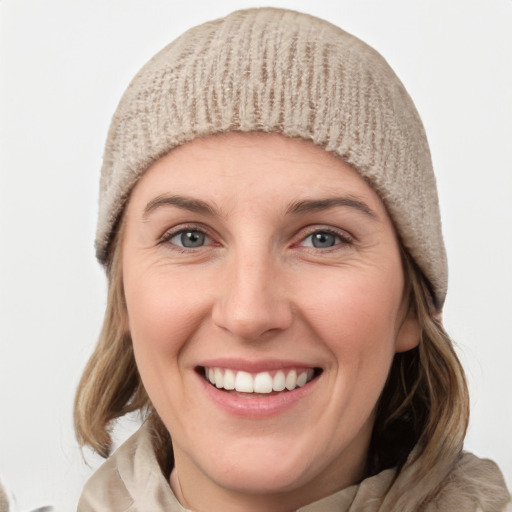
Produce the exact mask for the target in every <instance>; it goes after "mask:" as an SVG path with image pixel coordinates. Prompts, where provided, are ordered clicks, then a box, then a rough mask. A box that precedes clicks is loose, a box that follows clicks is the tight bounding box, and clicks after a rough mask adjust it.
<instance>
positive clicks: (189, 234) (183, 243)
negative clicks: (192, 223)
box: [169, 229, 209, 249]
mask: <svg viewBox="0 0 512 512" xmlns="http://www.w3.org/2000/svg"><path fill="white" fill-rule="evenodd" d="M208 241H209V237H208V236H207V235H206V234H205V233H203V232H202V231H198V230H196V229H186V230H183V231H180V232H178V233H176V234H175V235H173V236H172V237H171V238H169V242H171V243H172V244H174V245H177V246H179V247H184V248H186V249H195V248H197V247H203V246H204V245H205V244H206V243H207V242H208Z"/></svg>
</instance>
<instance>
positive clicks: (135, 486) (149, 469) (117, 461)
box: [78, 424, 185, 512]
mask: <svg viewBox="0 0 512 512" xmlns="http://www.w3.org/2000/svg"><path fill="white" fill-rule="evenodd" d="M112 510H115V511H116V512H143V511H146V510H151V511H155V512H157V511H160V510H162V511H163V510H165V511H169V512H182V511H184V510H185V509H183V508H182V507H181V505H180V504H179V502H178V501H177V499H176V497H175V496H174V494H173V492H172V490H171V488H170V486H169V483H168V481H167V480H166V478H165V477H164V475H163V474H162V472H161V470H160V466H159V465H158V462H157V460H156V456H155V453H154V450H153V443H152V434H151V431H150V428H149V426H148V425H147V424H144V425H143V426H142V427H141V428H140V429H139V430H138V431H137V432H136V433H135V434H133V435H132V436H131V437H130V438H129V439H128V440H127V441H126V442H125V443H123V444H122V445H121V446H120V447H119V449H118V450H116V452H115V453H114V454H113V455H112V456H111V457H109V458H108V459H107V460H106V461H105V462H104V463H103V465H102V466H101V467H100V468H99V469H98V470H97V471H96V472H95V473H94V474H93V475H92V477H91V478H90V479H89V480H88V481H87V483H86V484H85V486H84V489H83V491H82V495H81V497H80V501H79V503H78V512H107V511H108V512H111V511H112Z"/></svg>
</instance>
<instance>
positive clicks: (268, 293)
mask: <svg viewBox="0 0 512 512" xmlns="http://www.w3.org/2000/svg"><path fill="white" fill-rule="evenodd" d="M222 274H223V275H222V277H223V278H224V279H223V280H222V285H221V286H222V290H219V294H218V296H217V297H218V299H217V300H216V302H215V304H214V306H213V312H212V319H213V322H214V323H215V324H216V325H217V326H218V327H220V328H221V329H223V330H225V331H228V332H229V333H230V334H232V335H233V336H236V337H238V338H240V339H243V340H246V341H256V340H262V339H265V338H267V337H268V336H269V335H271V333H274V334H276V333H278V332H280V331H284V330H286V329H287V328H289V327H290V325H291V323H292V319H293V311H292V307H291V303H290V300H289V298H288V297H286V293H285V292H286V290H285V286H284V284H283V277H282V275H281V274H280V272H279V269H278V268H277V265H276V264H275V263H273V262H272V261H271V258H270V257H269V256H268V255H262V256H255V255H254V254H252V255H251V256H250V257H247V256H244V255H242V254H240V255H239V256H238V257H236V258H234V261H233V260H231V261H230V262H229V263H228V262H226V265H225V271H224V272H223V273H222Z"/></svg>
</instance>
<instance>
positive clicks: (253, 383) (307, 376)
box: [203, 367, 321, 394]
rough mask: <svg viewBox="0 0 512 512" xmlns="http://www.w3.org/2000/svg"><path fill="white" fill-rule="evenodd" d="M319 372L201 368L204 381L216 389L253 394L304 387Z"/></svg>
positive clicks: (292, 369)
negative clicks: (252, 371)
mask: <svg viewBox="0 0 512 512" xmlns="http://www.w3.org/2000/svg"><path fill="white" fill-rule="evenodd" d="M320 372H321V370H319V369H315V368H286V369H281V370H273V371H264V372H259V373H249V372H246V371H241V370H240V371H239V370H232V369H228V368H219V367H204V368H203V374H204V377H205V379H206V380H207V381H208V382H209V383H210V384H212V385H213V386H215V387H216V388H217V389H223V390H226V391H236V392H239V393H253V394H269V393H272V392H281V391H293V390H294V389H296V388H300V387H302V386H305V385H306V384H307V383H308V382H310V381H311V380H313V379H314V378H315V377H316V376H317V375H318V374H319V373H320Z"/></svg>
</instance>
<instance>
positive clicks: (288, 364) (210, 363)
mask: <svg viewBox="0 0 512 512" xmlns="http://www.w3.org/2000/svg"><path fill="white" fill-rule="evenodd" d="M198 366H202V367H206V368H227V369H230V370H236V371H244V372H248V373H259V372H265V371H272V370H283V369H286V368H295V369H298V368H304V369H307V368H318V365H315V364H311V363H306V362H303V361H296V360H289V359H260V360H252V359H251V360H250V359H243V358H216V359H208V360H205V361H202V362H200V363H199V364H198Z"/></svg>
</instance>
